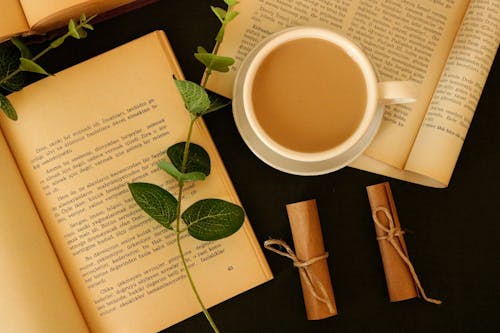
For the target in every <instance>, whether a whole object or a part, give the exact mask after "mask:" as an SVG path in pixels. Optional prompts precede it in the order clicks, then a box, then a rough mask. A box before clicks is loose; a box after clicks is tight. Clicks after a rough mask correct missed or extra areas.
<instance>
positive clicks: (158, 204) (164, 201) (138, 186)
mask: <svg viewBox="0 0 500 333" xmlns="http://www.w3.org/2000/svg"><path fill="white" fill-rule="evenodd" d="M128 188H129V190H130V192H131V193H132V197H133V198H134V200H135V202H136V203H137V204H138V205H139V207H141V208H142V210H144V211H145V212H146V214H148V215H149V216H151V217H152V218H153V219H154V220H155V221H157V222H158V223H160V224H161V225H162V226H164V227H165V228H167V229H172V226H171V224H172V222H173V221H174V220H175V219H176V217H177V199H175V197H174V196H173V195H172V194H170V193H169V192H168V191H167V190H165V189H163V188H161V187H160V186H157V185H154V184H149V183H130V184H128Z"/></svg>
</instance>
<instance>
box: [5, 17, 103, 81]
mask: <svg viewBox="0 0 500 333" xmlns="http://www.w3.org/2000/svg"><path fill="white" fill-rule="evenodd" d="M92 18H94V16H92V17H91V18H90V19H89V20H87V21H85V22H84V23H80V24H78V25H77V26H76V28H77V29H79V28H81V27H82V26H83V24H86V23H88V22H90V20H91V19H92ZM69 36H70V33H69V32H66V33H65V34H64V35H62V36H60V37H58V39H61V38H62V39H63V40H65V39H66V38H68V37H69ZM55 48H56V47H55V46H53V44H52V43H50V45H49V46H47V47H46V48H45V49H44V50H42V51H40V52H39V53H38V54H37V55H35V56H34V57H33V58H31V60H32V61H36V60H37V59H39V58H41V57H42V56H44V55H45V54H46V53H47V52H49V51H50V50H52V49H55ZM20 72H22V71H21V69H20V67H18V68H17V69H16V70H15V71H13V72H12V73H10V74H9V75H7V76H5V77H4V78H2V79H0V84H3V83H5V82H7V81H9V80H10V79H12V78H13V77H14V76H16V75H17V74H19V73H20Z"/></svg>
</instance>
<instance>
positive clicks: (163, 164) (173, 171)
mask: <svg viewBox="0 0 500 333" xmlns="http://www.w3.org/2000/svg"><path fill="white" fill-rule="evenodd" d="M158 167H159V168H160V169H162V170H163V171H165V172H166V173H168V174H169V175H170V176H172V177H174V178H175V179H177V180H178V181H181V180H182V172H180V171H179V170H177V168H176V167H175V165H173V164H172V163H169V162H167V161H160V162H158Z"/></svg>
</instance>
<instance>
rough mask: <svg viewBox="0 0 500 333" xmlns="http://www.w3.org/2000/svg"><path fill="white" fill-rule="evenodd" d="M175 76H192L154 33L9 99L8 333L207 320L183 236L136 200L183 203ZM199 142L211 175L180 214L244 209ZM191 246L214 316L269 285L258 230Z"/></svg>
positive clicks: (3, 239)
mask: <svg viewBox="0 0 500 333" xmlns="http://www.w3.org/2000/svg"><path fill="white" fill-rule="evenodd" d="M173 75H175V76H176V77H178V78H182V73H181V71H180V69H179V67H178V65H177V62H176V60H175V57H174V54H173V52H172V50H171V48H170V45H169V43H168V41H167V39H166V37H165V35H164V33H163V32H155V33H151V34H149V35H146V36H145V37H142V38H140V39H137V40H135V41H133V42H130V43H128V44H125V45H123V46H121V47H119V48H117V49H114V50H111V51H109V52H107V53H105V54H103V55H100V56H98V57H96V58H93V59H91V60H88V61H86V62H83V63H81V64H79V65H76V66H74V67H72V68H70V69H67V70H64V71H62V72H60V73H58V74H56V75H55V76H52V77H48V78H46V79H43V80H41V81H39V82H37V83H34V84H32V85H30V86H28V87H26V88H25V89H23V90H22V91H21V92H17V93H14V94H11V95H10V96H9V99H10V100H11V102H12V104H13V105H14V107H15V108H16V110H17V112H18V114H19V120H18V121H17V122H13V121H10V120H8V119H6V118H5V117H3V118H2V120H1V121H0V125H1V130H2V134H3V135H0V161H1V162H2V163H1V165H2V172H1V173H0V183H1V184H2V189H1V191H0V271H1V272H2V274H1V276H0V290H1V292H2V298H1V299H0V308H1V309H2V311H0V331H1V332H37V333H44V332H47V333H49V332H50V333H57V332H60V333H67V332H72V333H78V332H89V331H90V332H93V333H99V332H109V333H114V332H120V333H126V332H130V333H140V332H157V331H159V330H161V329H163V328H165V327H168V326H170V325H172V324H174V323H176V322H179V321H181V320H183V319H185V318H187V317H189V316H191V315H193V314H195V313H198V312H199V311H200V308H199V305H198V304H197V302H196V300H195V298H194V296H193V294H192V291H191V289H190V287H189V284H188V281H187V279H186V275H185V273H184V272H183V269H182V265H181V263H180V259H179V255H178V251H177V247H176V244H175V235H174V233H173V232H171V231H167V230H166V229H164V228H163V227H162V226H160V225H159V224H158V223H156V222H154V221H152V220H151V219H150V218H149V217H148V216H147V215H145V213H144V212H143V211H142V210H141V209H140V208H139V207H138V206H137V205H136V203H135V202H134V201H133V199H132V196H131V194H130V193H129V191H128V188H127V183H129V182H134V181H146V182H151V183H155V184H157V185H160V186H163V187H165V188H168V189H170V190H172V191H174V192H175V191H176V186H175V183H174V181H173V180H172V179H171V178H170V176H168V175H167V174H165V173H164V172H163V171H161V170H160V169H158V167H157V166H156V163H157V162H158V161H159V160H160V159H163V158H166V154H165V150H166V149H167V148H168V147H169V146H170V145H171V144H173V143H176V142H180V141H183V140H185V136H186V133H187V129H188V128H187V127H188V120H189V114H188V113H187V111H185V109H184V104H183V101H182V98H181V97H180V95H179V93H178V91H177V89H176V87H175V84H174V81H173V80H172V76H173ZM4 138H5V139H4ZM193 142H195V143H198V144H200V145H201V146H203V147H204V148H205V149H206V150H207V151H208V153H209V155H210V157H211V162H212V171H211V174H210V176H208V177H207V179H206V181H204V182H201V183H194V184H192V185H190V186H187V187H185V193H186V197H185V200H184V201H183V202H184V204H183V205H184V208H186V207H188V206H189V205H190V203H192V202H194V201H197V200H199V199H202V198H212V197H213V198H220V199H225V200H227V201H231V202H234V203H238V198H237V195H236V192H235V190H234V188H233V186H232V184H231V181H230V179H229V177H228V175H227V173H226V171H225V169H224V166H223V164H222V162H221V159H220V157H219V155H218V153H217V150H216V148H215V146H214V144H213V142H212V140H211V138H210V135H209V133H208V131H207V129H206V127H205V126H204V124H203V122H199V123H198V122H197V126H196V128H195V130H194V133H193ZM11 152H12V153H11ZM183 238H184V239H183V240H182V242H183V244H184V249H185V252H186V256H187V260H188V262H189V265H190V266H191V271H192V274H193V276H194V279H195V280H196V282H197V286H198V287H199V291H200V294H201V297H202V299H203V300H204V301H205V302H206V304H207V305H208V306H212V305H214V304H217V303H219V302H222V301H223V300H226V299H228V298H230V297H232V296H235V295H237V294H239V293H241V292H243V291H245V290H248V289H250V288H253V287H255V286H257V285H259V284H261V283H263V282H265V281H267V280H269V279H271V277H272V276H271V272H270V270H269V267H268V265H267V263H266V261H265V258H264V256H263V254H262V251H261V248H260V246H259V244H258V242H257V240H256V238H255V236H254V233H253V231H252V228H251V226H250V224H249V222H248V221H245V223H244V225H243V227H242V228H241V229H240V230H239V231H238V232H237V233H236V234H234V235H232V236H230V237H229V238H226V239H224V240H221V241H217V242H201V241H198V240H195V239H193V238H191V237H184V236H183ZM207 325H208V324H207ZM207 327H208V326H207Z"/></svg>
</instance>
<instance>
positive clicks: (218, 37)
mask: <svg viewBox="0 0 500 333" xmlns="http://www.w3.org/2000/svg"><path fill="white" fill-rule="evenodd" d="M225 31H226V23H225V22H224V23H223V24H222V26H221V27H220V29H219V31H218V32H217V35H216V36H215V41H216V42H218V43H222V39H223V38H224V33H225ZM220 72H227V71H220Z"/></svg>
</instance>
